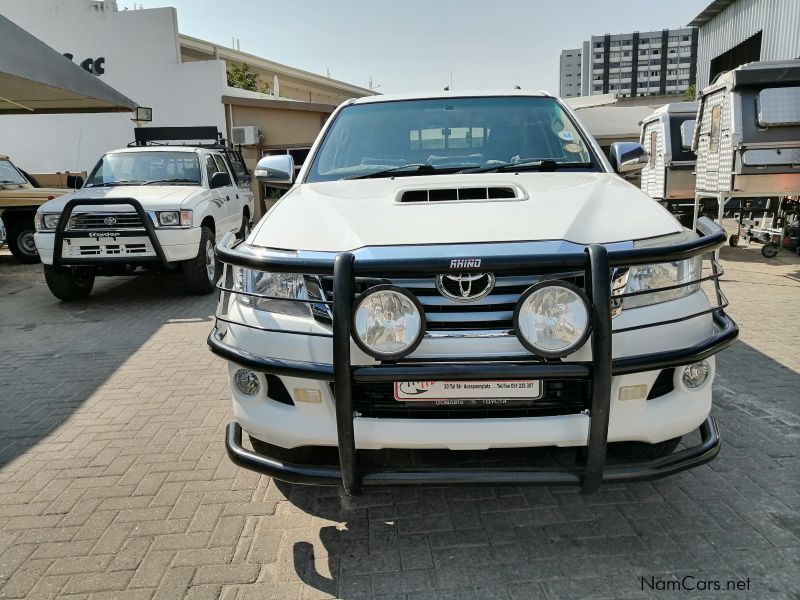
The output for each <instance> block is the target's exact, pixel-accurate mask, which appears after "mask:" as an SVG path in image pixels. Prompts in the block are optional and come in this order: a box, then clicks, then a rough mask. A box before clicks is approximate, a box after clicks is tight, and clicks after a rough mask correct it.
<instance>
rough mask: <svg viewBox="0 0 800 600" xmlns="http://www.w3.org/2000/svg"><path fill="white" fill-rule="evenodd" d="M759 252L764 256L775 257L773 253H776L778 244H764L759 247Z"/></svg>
mask: <svg viewBox="0 0 800 600" xmlns="http://www.w3.org/2000/svg"><path fill="white" fill-rule="evenodd" d="M761 254H763V255H764V257H766V258H775V255H776V254H778V244H773V243H772V242H770V243H769V244H764V246H763V248H761Z"/></svg>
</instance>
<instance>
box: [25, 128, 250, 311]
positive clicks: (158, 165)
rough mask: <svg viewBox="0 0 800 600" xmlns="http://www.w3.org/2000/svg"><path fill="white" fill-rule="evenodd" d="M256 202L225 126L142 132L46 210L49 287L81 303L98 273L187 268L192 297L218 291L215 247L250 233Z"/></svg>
mask: <svg viewBox="0 0 800 600" xmlns="http://www.w3.org/2000/svg"><path fill="white" fill-rule="evenodd" d="M178 139H183V140H187V139H191V140H193V141H192V143H191V144H184V145H180V144H177V143H174V141H175V140H178ZM163 140H169V141H171V142H173V143H171V144H165V145H161V144H159V142H161V141H163ZM196 140H211V141H210V142H208V143H202V142H199V141H196ZM253 203H254V197H253V193H252V191H251V190H250V175H249V173H248V171H247V169H246V167H245V165H244V160H243V159H242V155H241V152H240V151H238V150H235V149H234V148H233V147H231V146H229V145H228V144H226V143H224V141H222V140H221V139H220V138H219V135H218V133H217V129H216V127H210V128H209V127H193V128H171V127H163V128H158V127H151V128H140V129H137V130H136V141H135V142H134V143H133V145H131V146H129V147H127V148H123V149H121V150H114V151H112V152H109V153H107V154H106V155H104V156H103V157H102V158H101V159H100V161H99V162H98V163H97V165H96V166H95V167H94V169H93V170H92V171H91V173H90V174H89V176H88V178H87V181H86V183H85V185H84V186H83V188H81V189H80V190H78V191H76V192H75V193H73V194H69V195H67V196H62V197H61V198H58V199H56V200H53V201H51V202H48V203H47V204H44V205H43V206H42V207H41V208H40V209H39V211H38V212H37V213H36V231H37V233H36V246H37V247H38V248H39V253H40V255H41V257H42V262H43V263H44V275H45V279H46V281H47V286H48V287H49V288H50V291H51V292H52V293H53V295H54V296H56V297H57V298H60V299H61V300H65V301H68V300H78V299H81V298H85V297H87V296H88V295H89V294H90V293H91V291H92V287H93V285H94V281H95V277H96V276H98V275H103V276H113V275H132V274H136V273H138V272H140V271H141V270H151V271H152V270H156V271H177V270H179V271H180V272H181V274H182V275H183V279H184V283H185V285H186V288H187V290H188V291H189V292H191V293H195V294H206V293H210V292H212V291H213V290H214V283H215V280H216V277H217V261H216V260H215V259H214V244H215V242H216V241H217V240H219V239H221V238H222V237H223V236H224V235H225V234H226V233H228V232H232V233H234V234H235V235H237V236H239V237H240V238H244V237H245V236H246V235H247V233H248V232H249V230H250V223H251V218H252V215H253Z"/></svg>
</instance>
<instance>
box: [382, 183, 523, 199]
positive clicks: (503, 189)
mask: <svg viewBox="0 0 800 600" xmlns="http://www.w3.org/2000/svg"><path fill="white" fill-rule="evenodd" d="M525 198H526V196H525V193H524V192H523V191H522V189H521V188H519V187H518V186H516V185H492V186H469V187H448V188H430V189H429V188H423V189H406V190H401V191H400V193H399V194H398V196H397V201H398V202H402V203H411V202H468V201H476V200H477V201H481V200H525Z"/></svg>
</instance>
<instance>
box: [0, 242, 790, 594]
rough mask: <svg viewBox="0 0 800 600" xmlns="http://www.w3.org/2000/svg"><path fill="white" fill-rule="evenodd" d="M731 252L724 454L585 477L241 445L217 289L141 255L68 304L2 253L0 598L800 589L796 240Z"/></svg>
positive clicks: (37, 271)
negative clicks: (423, 481) (218, 322)
mask: <svg viewBox="0 0 800 600" xmlns="http://www.w3.org/2000/svg"><path fill="white" fill-rule="evenodd" d="M723 259H724V264H725V267H726V269H727V273H726V276H725V279H726V280H727V281H726V284H725V288H724V289H725V291H726V293H727V295H728V296H729V297H730V300H731V303H732V306H731V309H730V312H731V313H732V315H733V316H734V318H736V319H737V321H738V322H739V324H740V326H741V329H742V334H741V341H740V342H739V343H738V344H737V345H736V346H735V347H734V348H732V349H731V350H728V351H726V352H725V353H724V354H722V355H721V357H720V359H719V362H718V369H719V375H718V379H717V385H716V396H715V406H714V414H715V415H716V417H717V418H718V419H719V422H720V426H721V430H722V435H723V439H724V447H723V450H722V453H721V454H720V456H719V457H718V459H717V460H716V461H714V462H712V463H711V464H709V465H706V466H702V467H700V468H697V469H695V470H693V471H691V472H687V473H682V474H680V475H678V476H675V477H672V478H669V479H664V480H660V481H657V482H653V483H640V484H631V485H614V486H606V487H605V488H604V489H603V491H602V492H601V493H599V494H596V495H593V496H583V495H581V494H580V493H578V491H577V490H575V489H571V488H555V487H553V488H536V487H483V488H478V487H476V488H450V489H440V488H432V489H385V490H373V491H369V492H368V493H367V494H365V495H364V496H362V497H359V498H344V497H342V496H341V494H340V493H339V492H338V491H337V490H334V489H314V488H304V487H298V486H291V485H285V484H279V483H276V482H274V481H271V480H270V479H268V478H266V477H261V476H259V475H257V474H255V473H252V472H248V471H244V470H241V469H239V468H238V467H236V466H234V465H233V464H232V463H231V462H230V461H229V460H228V459H227V457H226V455H225V451H224V447H223V431H224V427H225V424H226V423H227V422H228V420H229V418H230V400H229V397H228V391H227V380H226V374H225V373H226V371H225V366H224V363H223V362H222V361H221V360H219V359H217V358H216V357H214V356H213V355H212V354H211V353H210V352H209V351H208V350H207V348H206V346H205V337H206V335H207V334H208V332H209V329H210V327H211V315H212V313H213V309H214V302H215V301H214V299H213V298H210V297H203V298H195V297H187V296H184V295H183V293H182V290H181V284H180V281H178V280H176V279H173V278H171V277H158V278H146V277H144V278H137V279H128V280H103V281H102V282H101V283H99V284H98V286H97V288H96V291H95V293H94V295H93V296H92V297H91V298H90V299H89V300H88V301H85V302H81V303H75V304H71V305H65V304H60V303H59V302H57V301H56V300H55V299H54V298H53V297H52V296H51V295H50V294H49V292H48V291H47V288H46V287H45V285H44V280H43V277H42V275H41V268H40V267H39V266H19V265H15V264H14V263H13V262H12V260H11V259H10V257H9V256H8V255H7V254H0V342H2V345H1V347H2V350H0V598H37V599H38V598H71V599H76V600H77V599H98V600H99V599H105V598H108V599H111V598H117V599H139V598H143V599H149V598H182V597H186V598H192V599H201V598H220V597H221V598H224V599H233V598H239V599H244V598H258V599H265V598H266V599H270V598H274V599H280V600H284V599H313V598H332V597H338V598H347V599H355V598H373V597H374V598H386V599H388V598H392V599H394V598H398V599H399V598H406V599H408V600H411V599H414V600H422V599H429V598H471V599H476V600H483V599H490V598H497V599H512V598H513V599H516V598H547V599H550V600H553V599H556V598H616V597H619V598H648V597H654V596H658V595H659V594H658V593H656V592H652V591H650V590H649V588H647V587H646V586H645V589H644V590H643V589H642V584H641V581H640V579H639V576H647V577H653V578H654V580H655V581H661V582H662V584H663V583H664V582H667V581H670V580H672V581H675V580H676V579H680V578H683V577H684V576H691V577H694V578H695V579H694V580H691V579H690V580H688V581H689V582H690V583H691V581H695V582H699V581H703V580H715V581H721V582H723V584H724V582H725V581H726V580H731V579H732V580H742V581H744V580H745V579H746V578H750V580H751V583H750V591H749V592H747V593H742V594H741V596H742V597H760V598H785V599H789V598H798V595H799V594H800V583H799V579H800V578H799V577H798V576H799V575H800V566H799V565H800V484H798V474H799V473H800V459H799V456H798V455H799V454H800V452H799V450H798V449H799V448H800V394H798V390H799V389H800V357H799V356H798V350H800V327H798V319H797V317H798V309H800V259H797V258H796V257H794V256H791V255H789V254H787V253H782V254H781V255H779V257H778V258H777V259H774V260H773V261H767V260H765V259H763V258H762V257H761V255H760V254H759V253H758V247H754V248H746V249H735V250H733V249H729V248H725V249H724V250H723ZM676 595H678V594H676V593H675V592H664V593H663V597H675V596H676ZM679 595H680V596H683V597H705V596H706V593H705V592H700V591H696V592H694V593H682V594H679ZM715 597H725V598H730V597H736V596H735V594H732V593H722V594H720V593H717V594H715Z"/></svg>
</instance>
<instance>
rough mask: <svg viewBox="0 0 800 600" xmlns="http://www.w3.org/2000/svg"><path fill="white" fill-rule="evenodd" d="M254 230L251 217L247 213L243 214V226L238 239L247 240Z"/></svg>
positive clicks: (240, 228) (237, 235)
mask: <svg viewBox="0 0 800 600" xmlns="http://www.w3.org/2000/svg"><path fill="white" fill-rule="evenodd" d="M252 229H253V224H252V223H251V221H250V215H249V214H247V211H245V212H243V213H242V226H241V227H239V231H238V232H237V233H236V237H237V239H240V240H246V239H247V236H248V235H250V231H251V230H252Z"/></svg>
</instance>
